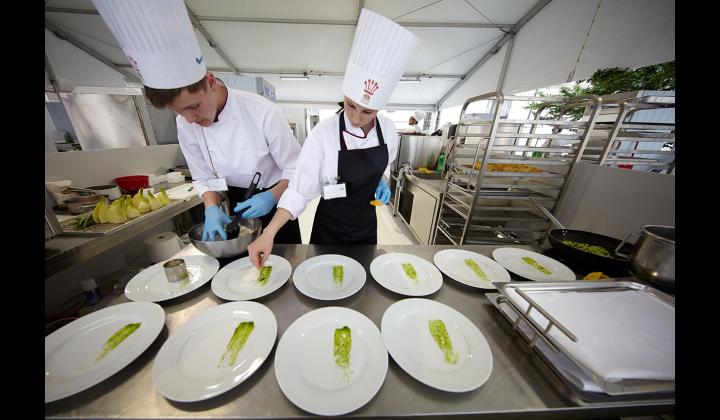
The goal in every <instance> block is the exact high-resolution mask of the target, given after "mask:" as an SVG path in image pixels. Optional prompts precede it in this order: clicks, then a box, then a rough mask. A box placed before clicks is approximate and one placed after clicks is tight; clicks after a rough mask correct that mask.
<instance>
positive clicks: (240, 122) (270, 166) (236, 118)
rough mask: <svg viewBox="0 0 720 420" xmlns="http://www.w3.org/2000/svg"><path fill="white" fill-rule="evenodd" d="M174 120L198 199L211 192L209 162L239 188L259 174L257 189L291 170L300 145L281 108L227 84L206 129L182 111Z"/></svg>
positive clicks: (220, 174) (273, 181)
mask: <svg viewBox="0 0 720 420" xmlns="http://www.w3.org/2000/svg"><path fill="white" fill-rule="evenodd" d="M176 122H177V132H178V140H179V143H180V149H181V150H182V152H183V155H184V156H185V161H186V162H187V164H188V169H190V173H191V174H192V177H193V183H194V185H195V190H196V191H197V193H198V195H200V196H201V197H202V195H203V193H204V192H206V191H209V190H210V189H209V188H208V179H211V178H214V177H215V176H214V174H213V166H214V168H215V171H216V172H217V175H218V177H224V178H225V181H226V182H227V184H228V185H230V186H235V187H242V188H247V187H248V186H249V185H250V182H251V181H252V177H253V175H254V174H255V172H260V174H261V175H262V176H261V177H260V182H259V184H258V188H268V187H271V186H272V185H273V184H275V183H276V182H278V181H280V180H281V179H290V177H291V176H292V174H293V172H294V171H295V164H296V163H297V159H298V156H299V154H300V143H298V141H297V139H296V138H295V137H294V136H293V134H292V130H290V125H289V124H288V122H287V120H286V119H285V116H284V115H283V113H282V110H280V107H278V106H277V105H275V104H274V103H272V102H270V101H269V100H267V99H265V98H264V97H262V96H260V95H256V94H254V93H249V92H242V91H239V90H235V89H230V88H228V97H227V102H226V103H225V107H224V108H223V110H222V111H220V114H219V115H218V121H217V122H214V123H213V124H212V125H211V126H210V127H207V128H205V127H202V126H200V125H199V124H195V123H192V124H190V123H188V122H187V121H186V120H185V118H184V117H183V116H182V115H178V116H177V118H176ZM203 135H204V137H203ZM206 141H207V146H206V145H205V143H206ZM211 162H212V163H211Z"/></svg>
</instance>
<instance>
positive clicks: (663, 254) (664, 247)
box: [615, 225, 675, 288]
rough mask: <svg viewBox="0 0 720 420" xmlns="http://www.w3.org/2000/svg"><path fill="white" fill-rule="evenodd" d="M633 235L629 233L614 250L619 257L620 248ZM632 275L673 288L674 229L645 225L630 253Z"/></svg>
mask: <svg viewBox="0 0 720 420" xmlns="http://www.w3.org/2000/svg"><path fill="white" fill-rule="evenodd" d="M632 235H635V233H630V234H628V236H627V237H626V238H625V240H624V241H622V243H620V245H619V246H618V248H617V249H616V250H615V253H616V254H618V255H621V256H624V254H621V253H620V252H619V250H620V248H621V247H622V246H623V245H624V244H625V242H626V241H627V240H628V239H630V237H631V236H632ZM628 257H629V258H630V263H631V267H632V271H633V273H634V274H635V275H636V276H638V278H640V279H641V280H645V281H647V282H649V283H655V284H658V285H662V286H668V287H673V288H674V287H675V227H674V226H659V225H647V226H645V227H643V229H642V233H641V234H640V238H639V239H638V240H637V242H636V243H635V246H633V249H632V251H630V255H629V256H628Z"/></svg>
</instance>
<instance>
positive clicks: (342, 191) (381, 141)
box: [248, 9, 418, 267]
mask: <svg viewBox="0 0 720 420" xmlns="http://www.w3.org/2000/svg"><path fill="white" fill-rule="evenodd" d="M417 43H418V38H417V37H416V36H415V35H414V34H413V33H412V32H410V31H408V30H407V29H405V28H403V27H402V26H400V25H398V24H397V23H395V22H393V21H391V20H389V19H387V18H385V17H383V16H382V15H379V14H377V13H374V12H371V11H369V10H367V9H363V10H362V12H361V14H360V20H359V21H358V26H357V30H356V31H355V38H354V39H353V45H352V49H351V51H350V57H349V59H348V63H347V67H346V70H345V77H344V79H343V84H342V92H343V94H344V98H343V104H344V106H343V108H344V110H343V111H342V112H340V113H338V114H335V115H334V116H333V117H331V118H328V119H326V120H324V121H322V122H320V123H319V124H318V125H317V126H316V127H315V128H314V129H313V131H312V132H310V134H309V135H308V137H307V139H306V140H305V143H304V144H303V147H302V151H301V152H300V158H299V160H298V165H297V170H296V171H295V173H294V174H293V176H292V178H291V179H290V184H289V187H288V189H287V190H286V191H285V192H284V193H283V195H282V197H281V198H280V201H279V202H278V211H277V213H276V214H275V216H274V217H273V220H272V221H271V222H270V224H269V225H268V226H267V227H266V228H265V230H264V231H263V233H262V235H260V237H258V239H257V240H255V242H253V243H252V244H250V245H249V246H248V252H249V256H250V259H251V261H252V262H253V264H255V266H256V267H260V266H261V265H262V261H263V259H265V258H266V257H268V256H269V255H270V252H271V250H272V246H273V242H274V240H275V235H276V233H277V232H278V231H279V230H280V229H281V228H282V226H283V225H284V224H285V223H287V222H288V221H289V220H294V219H296V218H297V217H298V216H299V215H300V213H302V211H303V210H304V209H305V207H306V206H307V204H308V202H310V200H312V199H314V198H315V197H317V196H318V195H321V196H322V199H321V200H320V204H319V205H318V208H317V212H316V213H315V220H314V221H313V228H312V234H311V237H310V243H313V244H376V243H377V216H376V213H375V207H374V206H373V205H372V204H371V201H373V199H374V198H375V199H377V200H378V201H380V202H382V203H384V204H387V202H388V201H389V199H390V188H389V187H388V183H387V180H388V178H389V175H390V163H391V162H392V161H393V160H394V158H395V155H396V153H397V135H396V130H395V125H394V123H393V122H392V120H390V119H389V118H386V117H383V116H380V115H378V110H379V109H381V108H383V107H384V106H385V104H386V103H387V101H388V100H389V98H390V95H391V94H392V92H393V90H394V88H395V85H396V84H397V81H398V80H399V79H400V76H402V73H403V71H404V69H405V63H406V61H407V59H408V57H409V56H410V53H411V51H412V49H413V48H414V47H415V46H416V45H417Z"/></svg>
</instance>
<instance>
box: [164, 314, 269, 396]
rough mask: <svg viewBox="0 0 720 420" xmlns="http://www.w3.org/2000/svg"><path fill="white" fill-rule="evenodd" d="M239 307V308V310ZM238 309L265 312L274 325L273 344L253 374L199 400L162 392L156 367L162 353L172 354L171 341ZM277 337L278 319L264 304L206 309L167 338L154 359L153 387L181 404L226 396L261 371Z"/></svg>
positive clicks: (265, 351) (264, 351)
mask: <svg viewBox="0 0 720 420" xmlns="http://www.w3.org/2000/svg"><path fill="white" fill-rule="evenodd" d="M245 306H249V307H253V306H254V307H255V308H254V309H246V308H242V307H245ZM238 307H239V308H238ZM218 308H222V309H218ZM236 309H242V310H246V311H248V312H251V311H252V310H257V311H260V312H265V315H268V316H269V317H268V320H269V321H271V324H272V326H273V328H274V333H273V334H272V336H273V339H272V340H269V342H270V341H271V343H272V344H269V345H268V346H267V347H268V348H267V349H263V350H262V352H261V353H262V354H264V355H263V356H262V362H261V363H260V364H258V365H257V366H256V367H255V368H254V369H253V370H252V371H251V373H250V374H249V375H248V376H247V377H245V378H244V379H242V380H241V381H239V382H237V383H235V382H234V380H231V381H230V382H229V384H228V382H227V381H225V383H226V386H225V387H224V388H223V387H219V388H218V390H219V391H218V392H212V393H209V394H206V395H203V396H201V397H200V398H198V399H182V398H173V397H170V396H168V394H167V393H165V392H163V390H161V387H160V386H158V381H157V379H156V376H157V373H156V372H157V370H156V366H158V361H159V360H160V357H161V356H160V355H161V354H162V352H163V351H165V352H170V351H171V350H170V349H169V346H171V345H174V344H175V343H174V341H171V340H173V337H177V338H175V341H177V340H180V338H179V333H180V332H185V330H186V329H188V328H190V326H194V324H195V323H200V322H203V321H204V322H207V321H206V320H205V318H211V317H213V316H214V315H215V314H216V313H217V312H227V311H233V310H236ZM193 320H195V321H194V323H193V324H191V322H193ZM203 325H207V324H203ZM194 331H197V329H195V330H194ZM191 335H192V334H191ZM277 337H278V325H277V318H276V317H275V314H274V313H273V312H272V310H271V309H270V308H268V307H267V306H265V305H263V304H262V303H259V302H254V301H250V300H243V301H234V302H226V303H223V304H220V305H217V306H214V307H212V308H208V309H206V310H204V311H202V312H200V313H198V314H195V316H193V317H192V318H190V319H189V320H188V321H187V322H185V323H183V324H182V325H180V326H179V327H178V328H177V329H176V330H175V331H174V332H173V334H172V335H170V336H169V337H168V338H167V340H165V342H164V343H163V345H162V347H160V350H158V353H157V355H155V358H154V359H153V365H152V368H151V377H152V382H153V386H154V387H155V390H156V391H157V392H158V393H160V395H162V396H163V397H164V398H166V399H168V400H171V401H176V402H181V403H188V402H198V401H205V400H208V399H211V398H214V397H217V396H219V395H222V394H224V393H226V392H228V391H230V390H232V389H233V388H235V387H237V386H238V385H240V384H241V383H243V382H245V381H246V380H248V379H249V378H250V377H251V376H252V375H254V374H255V373H256V372H257V371H258V370H259V369H260V367H261V366H262V365H263V364H264V363H265V362H266V361H267V359H268V357H269V356H270V353H272V350H273V348H274V347H275V343H276V342H277ZM185 343H187V340H185V341H183V342H180V343H178V345H179V346H180V348H181V347H182V346H183V345H184V344H185ZM166 346H168V347H167V348H168V350H164V349H165V348H166ZM171 354H172V353H171Z"/></svg>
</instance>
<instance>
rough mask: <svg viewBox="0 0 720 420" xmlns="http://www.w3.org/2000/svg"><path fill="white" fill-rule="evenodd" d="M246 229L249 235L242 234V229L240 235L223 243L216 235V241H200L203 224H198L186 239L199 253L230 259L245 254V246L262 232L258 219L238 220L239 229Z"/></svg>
mask: <svg viewBox="0 0 720 420" xmlns="http://www.w3.org/2000/svg"><path fill="white" fill-rule="evenodd" d="M243 226H244V227H246V228H248V229H250V230H251V232H250V233H247V232H246V233H243V230H244V229H240V235H238V237H237V238H235V239H229V240H227V241H223V240H222V239H220V236H217V235H216V237H215V238H216V239H217V240H216V241H202V240H201V239H202V232H203V223H199V224H197V225H195V226H193V227H192V229H190V232H188V237H189V238H190V242H192V244H193V245H194V246H195V248H197V249H199V250H200V251H201V252H203V253H205V254H207V255H209V256H211V257H214V258H230V257H235V256H238V255H242V254H247V246H248V245H250V244H251V243H252V242H253V241H254V240H255V239H256V238H257V237H258V236H260V233H261V232H262V222H260V219H257V218H254V219H240V227H241V228H242V227H243Z"/></svg>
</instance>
